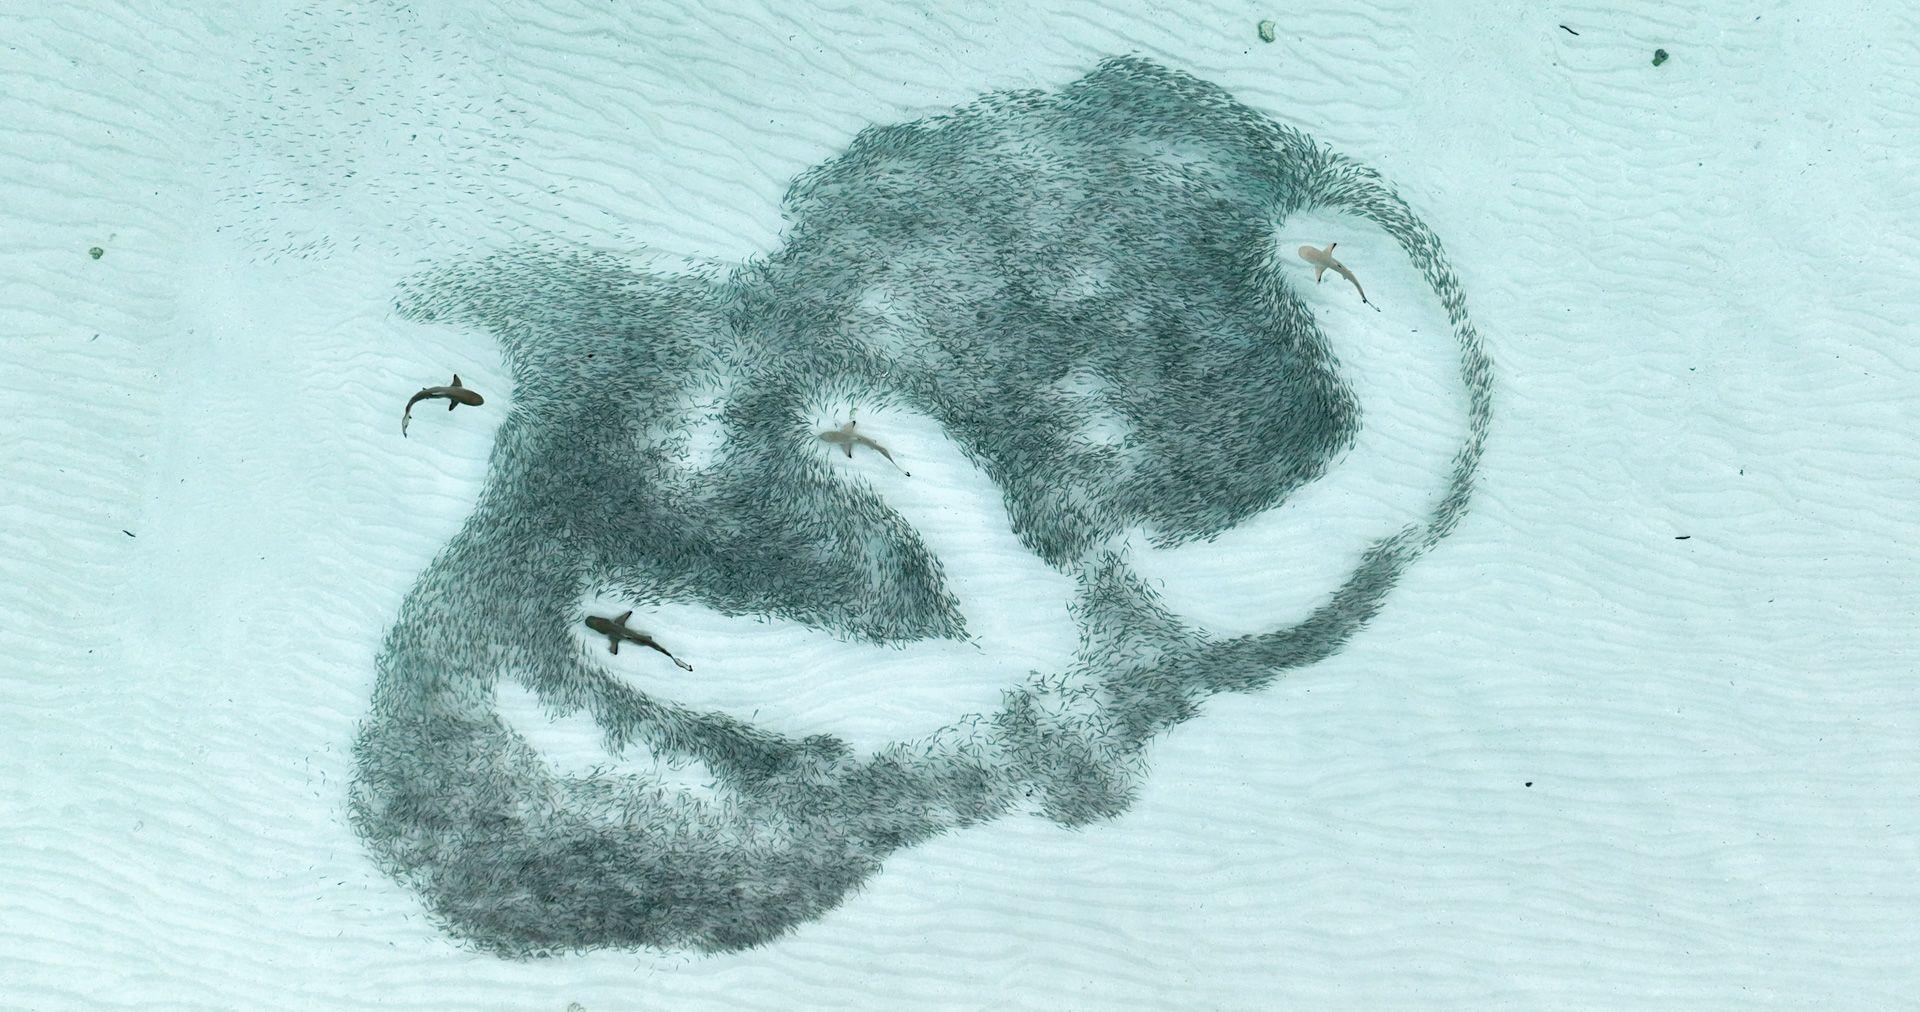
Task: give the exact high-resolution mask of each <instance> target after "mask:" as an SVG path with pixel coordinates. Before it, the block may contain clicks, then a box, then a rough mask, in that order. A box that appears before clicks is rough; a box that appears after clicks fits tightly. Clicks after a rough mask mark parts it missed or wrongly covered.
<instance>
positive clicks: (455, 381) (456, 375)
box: [452, 373, 460, 386]
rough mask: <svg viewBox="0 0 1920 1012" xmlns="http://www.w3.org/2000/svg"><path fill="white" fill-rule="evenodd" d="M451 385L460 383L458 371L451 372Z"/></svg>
mask: <svg viewBox="0 0 1920 1012" xmlns="http://www.w3.org/2000/svg"><path fill="white" fill-rule="evenodd" d="M452 385H454V386H459V385H460V374H459V373H454V374H453V384H452Z"/></svg>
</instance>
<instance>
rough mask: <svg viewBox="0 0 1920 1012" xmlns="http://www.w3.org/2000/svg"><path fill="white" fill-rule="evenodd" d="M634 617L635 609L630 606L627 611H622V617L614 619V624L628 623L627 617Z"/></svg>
mask: <svg viewBox="0 0 1920 1012" xmlns="http://www.w3.org/2000/svg"><path fill="white" fill-rule="evenodd" d="M632 617H633V609H632V608H628V609H627V610H626V611H623V612H621V613H620V617H619V618H616V619H614V620H613V624H614V625H626V624H627V619H630V618H632Z"/></svg>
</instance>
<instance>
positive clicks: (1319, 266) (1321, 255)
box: [1300, 242, 1380, 313]
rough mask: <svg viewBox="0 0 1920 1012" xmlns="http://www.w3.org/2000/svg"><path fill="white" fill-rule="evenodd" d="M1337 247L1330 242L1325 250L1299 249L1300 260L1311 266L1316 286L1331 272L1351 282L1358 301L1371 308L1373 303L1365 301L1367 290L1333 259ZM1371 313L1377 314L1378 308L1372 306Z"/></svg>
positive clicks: (1345, 267) (1342, 265) (1335, 243)
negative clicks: (1358, 297)
mask: <svg viewBox="0 0 1920 1012" xmlns="http://www.w3.org/2000/svg"><path fill="white" fill-rule="evenodd" d="M1338 245H1340V244H1339V243H1337V242H1330V243H1328V244H1327V248H1326V249H1314V248H1313V247H1312V246H1302V247H1300V259H1302V260H1305V261H1306V262H1308V263H1310V264H1312V265H1313V283H1314V284H1316V285H1317V284H1319V283H1320V276H1321V275H1323V274H1325V273H1327V272H1328V271H1332V272H1334V273H1335V274H1338V275H1340V276H1341V277H1343V278H1346V279H1347V280H1348V281H1351V282H1353V290H1354V291H1356V292H1359V293H1360V301H1361V302H1366V303H1367V305H1369V306H1373V303H1371V302H1368V301H1367V290H1366V289H1364V288H1362V287H1360V279H1359V278H1356V277H1354V276H1353V272H1352V271H1350V270H1347V265H1346V264H1343V263H1341V262H1340V261H1338V260H1335V259H1334V258H1333V248H1334V247H1335V246H1338ZM1373 311H1374V312H1376V313H1377V312H1379V311H1380V307H1379V306H1373Z"/></svg>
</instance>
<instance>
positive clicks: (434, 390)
mask: <svg viewBox="0 0 1920 1012" xmlns="http://www.w3.org/2000/svg"><path fill="white" fill-rule="evenodd" d="M435 397H445V398H446V399H447V410H448V411H452V410H453V409H454V408H457V407H459V406H460V405H462V404H465V405H467V406H469V407H475V408H477V407H479V406H480V405H482V404H485V403H486V402H487V400H486V398H484V397H482V396H480V395H479V394H478V393H477V392H475V391H472V390H469V389H467V388H466V387H464V386H461V385H460V374H459V373H454V374H453V382H452V383H449V384H447V385H446V386H443V387H427V388H426V389H425V390H422V391H420V392H419V393H417V394H414V395H413V396H412V397H409V398H407V410H405V411H402V412H400V435H402V436H405V435H406V434H407V423H408V422H410V421H412V420H413V406H414V405H415V404H418V403H420V402H421V401H425V400H431V399H433V398H435Z"/></svg>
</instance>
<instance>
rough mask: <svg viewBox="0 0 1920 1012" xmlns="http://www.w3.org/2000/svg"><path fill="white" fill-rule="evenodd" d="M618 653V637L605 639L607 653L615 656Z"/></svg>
mask: <svg viewBox="0 0 1920 1012" xmlns="http://www.w3.org/2000/svg"><path fill="white" fill-rule="evenodd" d="M619 652H620V637H618V636H609V637H607V653H610V654H617V653H619Z"/></svg>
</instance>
